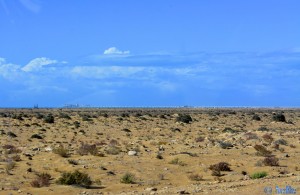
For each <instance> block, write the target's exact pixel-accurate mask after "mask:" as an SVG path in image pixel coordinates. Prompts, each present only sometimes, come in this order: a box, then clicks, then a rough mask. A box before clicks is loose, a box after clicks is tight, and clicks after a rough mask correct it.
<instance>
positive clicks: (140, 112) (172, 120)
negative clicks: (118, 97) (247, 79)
mask: <svg viewBox="0 0 300 195" xmlns="http://www.w3.org/2000/svg"><path fill="white" fill-rule="evenodd" d="M277 113H282V114H283V115H284V116H285V119H286V122H276V121H274V119H273V116H274V115H275V114H277ZM48 114H52V115H53V116H54V123H47V122H45V120H44V119H45V117H46V116H47V115H48ZM184 114H186V115H189V116H191V118H192V121H191V122H189V123H184V122H180V121H177V119H178V116H180V115H184ZM255 114H256V115H258V116H259V117H260V118H261V120H260V121H257V120H253V116H254V115H255ZM66 116H69V117H70V118H69V119H67V118H66ZM75 121H77V122H78V124H79V125H78V126H76V125H75V124H74V122H75ZM299 127H300V110H297V109H289V110H287V109H286V110H283V109H282V110H275V109H192V108H190V109H189V108H184V109H183V108H182V109H1V110H0V141H1V147H0V153H1V157H0V160H1V161H0V194H188V193H189V194H267V193H265V192H264V190H265V188H266V187H271V189H272V194H276V193H277V191H276V186H278V187H279V188H286V186H290V187H291V188H293V189H294V190H295V191H296V194H300V155H299V152H300V144H299V143H300V128H299ZM9 132H12V133H13V134H15V135H16V137H12V135H11V134H10V133H9ZM34 134H37V135H39V136H40V139H39V138H35V137H34V136H33V137H32V135H34ZM265 134H268V135H269V137H272V138H273V140H267V139H264V137H265ZM278 140H281V141H278ZM282 140H283V141H282ZM220 143H229V144H231V145H232V146H231V147H229V148H227V149H224V148H222V147H221V144H220ZM275 143H281V144H279V145H277V147H275ZM82 144H86V145H95V146H96V149H97V152H96V153H95V154H94V155H91V154H87V155H80V154H79V152H78V149H79V148H80V146H81V145H82ZM255 145H262V146H264V147H265V148H266V149H267V150H269V151H271V152H272V154H271V155H272V156H273V157H276V158H278V160H279V161H278V162H279V165H278V166H268V165H265V164H264V163H261V162H260V161H262V160H264V159H265V157H263V156H259V155H257V151H256V150H255V149H254V146H255ZM7 146H13V147H15V148H16V150H17V152H15V153H14V152H11V151H12V150H11V149H7ZM59 146H63V147H64V148H65V149H66V150H67V151H68V152H69V157H66V158H65V157H62V156H60V155H59V154H57V153H55V152H54V151H53V150H55V149H56V148H58V147H59ZM112 150H113V152H111V151H112ZM129 151H134V153H136V154H134V155H128V152H129ZM114 152H115V153H114ZM158 154H159V155H158ZM16 155H18V156H19V159H17V158H16V157H15V156H16ZM158 157H160V158H161V159H160V158H158ZM70 159H71V160H74V161H76V163H77V165H74V164H71V163H70V162H69V161H70ZM219 162H227V163H228V164H229V166H230V169H231V171H221V175H220V176H212V170H210V169H209V167H210V165H213V164H217V163H219ZM10 164H14V166H13V167H9V166H8V165H10ZM75 170H79V171H80V172H83V173H87V174H88V175H89V176H90V178H91V180H92V181H93V184H92V185H91V186H90V187H89V188H84V187H78V186H74V185H70V186H69V185H59V184H57V183H56V181H57V180H58V179H59V178H60V177H61V175H62V173H63V172H72V171H75ZM261 171H265V172H266V173H267V176H266V177H264V178H260V179H251V178H250V176H251V175H252V174H253V173H255V172H261ZM242 172H243V173H242ZM40 173H48V174H50V175H51V180H50V185H49V186H45V187H39V188H37V187H33V186H32V181H34V180H35V179H36V178H37V174H40ZM126 173H132V174H133V175H134V176H135V180H134V183H133V184H125V183H121V181H120V180H121V178H122V177H123V176H124V174H126ZM196 174H197V175H198V176H199V177H200V179H199V180H198V181H197V180H195V179H192V178H190V176H191V175H196ZM100 181H101V182H100Z"/></svg>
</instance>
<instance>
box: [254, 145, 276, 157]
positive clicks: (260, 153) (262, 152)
mask: <svg viewBox="0 0 300 195" xmlns="http://www.w3.org/2000/svg"><path fill="white" fill-rule="evenodd" d="M254 149H255V150H256V151H257V152H256V155H258V156H270V155H271V154H272V152H271V151H269V150H267V149H266V148H265V147H264V146H262V145H255V146H254Z"/></svg>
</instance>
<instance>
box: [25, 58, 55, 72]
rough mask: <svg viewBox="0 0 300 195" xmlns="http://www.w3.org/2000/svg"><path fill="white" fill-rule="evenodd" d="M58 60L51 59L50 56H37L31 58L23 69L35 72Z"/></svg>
mask: <svg viewBox="0 0 300 195" xmlns="http://www.w3.org/2000/svg"><path fill="white" fill-rule="evenodd" d="M56 63H58V61H56V60H51V59H49V58H45V57H42V58H35V59H33V60H31V61H30V62H29V63H28V64H27V65H26V66H24V67H23V68H22V70H23V71H25V72H34V71H38V70H40V69H41V68H42V67H43V66H47V65H50V64H56Z"/></svg>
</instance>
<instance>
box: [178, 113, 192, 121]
mask: <svg viewBox="0 0 300 195" xmlns="http://www.w3.org/2000/svg"><path fill="white" fill-rule="evenodd" d="M176 121H177V122H182V123H190V122H192V121H193V119H192V117H191V116H190V115H188V114H179V115H178V117H177V118H176Z"/></svg>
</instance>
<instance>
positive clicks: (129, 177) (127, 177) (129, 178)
mask: <svg viewBox="0 0 300 195" xmlns="http://www.w3.org/2000/svg"><path fill="white" fill-rule="evenodd" d="M121 183H125V184H134V183H135V176H134V174H132V173H125V174H124V175H123V176H122V177H121Z"/></svg>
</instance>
